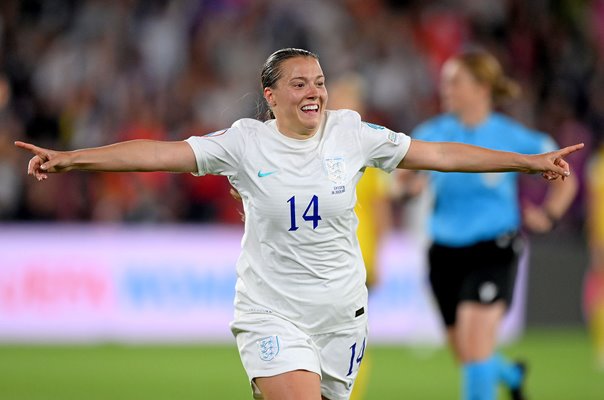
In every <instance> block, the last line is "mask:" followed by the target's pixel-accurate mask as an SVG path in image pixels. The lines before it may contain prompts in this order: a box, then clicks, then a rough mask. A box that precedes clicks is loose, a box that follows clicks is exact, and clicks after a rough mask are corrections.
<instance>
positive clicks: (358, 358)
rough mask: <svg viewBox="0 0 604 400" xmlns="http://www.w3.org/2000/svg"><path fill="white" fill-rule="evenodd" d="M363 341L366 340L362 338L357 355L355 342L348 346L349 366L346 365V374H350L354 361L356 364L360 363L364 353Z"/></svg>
mask: <svg viewBox="0 0 604 400" xmlns="http://www.w3.org/2000/svg"><path fill="white" fill-rule="evenodd" d="M365 341H366V339H363V345H362V346H361V348H360V350H359V354H358V355H357V343H355V344H353V345H352V346H350V366H349V367H348V374H347V375H346V376H350V375H352V371H353V367H354V366H355V362H356V365H357V366H358V365H360V364H361V361H362V360H363V356H364V355H365Z"/></svg>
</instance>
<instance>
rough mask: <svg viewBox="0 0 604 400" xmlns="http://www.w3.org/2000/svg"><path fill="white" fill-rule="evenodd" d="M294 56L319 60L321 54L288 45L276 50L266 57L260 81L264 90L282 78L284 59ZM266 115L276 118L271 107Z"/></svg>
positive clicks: (268, 117)
mask: <svg viewBox="0 0 604 400" xmlns="http://www.w3.org/2000/svg"><path fill="white" fill-rule="evenodd" d="M294 57H312V58H314V59H315V60H319V56H317V55H316V54H315V53H313V52H310V51H308V50H304V49H296V48H293V47H288V48H286V49H281V50H277V51H275V52H274V53H273V54H271V55H270V56H269V57H268V58H267V59H266V61H265V62H264V65H263V66H262V72H261V73H260V82H261V84H262V89H263V90H264V89H265V88H272V87H274V86H275V84H276V83H277V81H278V80H279V78H281V64H282V63H283V61H285V60H289V59H290V58H294ZM266 115H267V119H271V118H274V115H273V112H272V111H271V109H270V107H269V108H268V110H267V112H266Z"/></svg>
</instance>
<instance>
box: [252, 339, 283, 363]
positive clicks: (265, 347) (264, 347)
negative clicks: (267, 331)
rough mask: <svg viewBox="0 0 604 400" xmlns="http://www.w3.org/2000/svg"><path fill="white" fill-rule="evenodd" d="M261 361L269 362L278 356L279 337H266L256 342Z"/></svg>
mask: <svg viewBox="0 0 604 400" xmlns="http://www.w3.org/2000/svg"><path fill="white" fill-rule="evenodd" d="M256 343H257V344H258V351H259V353H260V359H261V360H262V361H270V360H272V359H273V358H275V357H276V356H277V354H279V337H278V336H276V335H275V336H267V337H264V338H262V339H260V340H258V341H257V342H256Z"/></svg>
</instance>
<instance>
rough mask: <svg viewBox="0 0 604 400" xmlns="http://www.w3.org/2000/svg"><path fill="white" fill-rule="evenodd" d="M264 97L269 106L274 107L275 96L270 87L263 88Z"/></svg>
mask: <svg viewBox="0 0 604 400" xmlns="http://www.w3.org/2000/svg"><path fill="white" fill-rule="evenodd" d="M264 99H265V100H266V102H267V103H268V105H269V107H274V106H275V105H276V103H275V96H274V94H273V90H272V89H271V88H268V87H267V88H264Z"/></svg>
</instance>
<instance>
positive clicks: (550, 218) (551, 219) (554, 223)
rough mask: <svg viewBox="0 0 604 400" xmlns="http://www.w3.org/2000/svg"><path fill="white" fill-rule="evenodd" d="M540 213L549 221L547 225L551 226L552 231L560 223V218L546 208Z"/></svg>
mask: <svg viewBox="0 0 604 400" xmlns="http://www.w3.org/2000/svg"><path fill="white" fill-rule="evenodd" d="M541 211H542V212H543V215H545V217H546V218H547V220H548V221H549V223H550V225H551V229H554V228H555V227H556V226H558V223H559V222H560V216H559V215H557V214H556V213H554V212H552V211H551V210H550V209H548V208H547V207H542V208H541Z"/></svg>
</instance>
